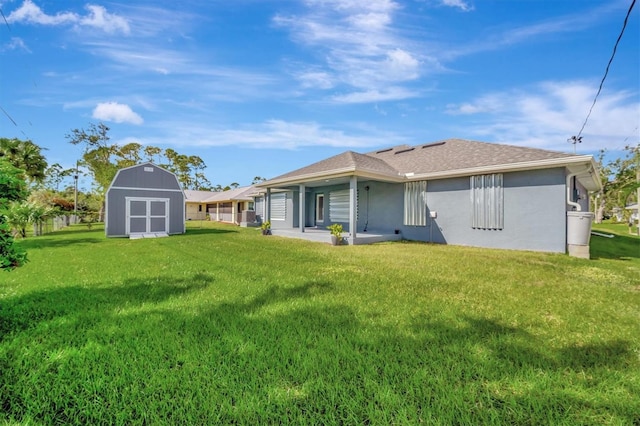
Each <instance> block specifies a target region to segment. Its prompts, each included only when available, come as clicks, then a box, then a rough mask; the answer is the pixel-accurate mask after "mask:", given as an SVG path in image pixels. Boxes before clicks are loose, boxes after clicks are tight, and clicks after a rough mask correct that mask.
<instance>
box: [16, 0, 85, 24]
mask: <svg viewBox="0 0 640 426" xmlns="http://www.w3.org/2000/svg"><path fill="white" fill-rule="evenodd" d="M78 19H79V17H78V15H76V14H75V13H72V12H62V13H57V14H55V15H47V14H45V13H44V12H43V11H42V10H41V9H40V8H39V7H38V6H36V5H35V4H34V3H33V2H32V1H31V0H24V3H22V6H20V7H19V8H18V9H16V10H14V11H13V12H11V13H10V14H9V16H8V17H7V21H8V22H26V23H31V24H40V25H62V24H67V23H75V22H77V21H78Z"/></svg>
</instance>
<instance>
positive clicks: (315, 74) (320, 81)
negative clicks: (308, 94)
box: [296, 71, 334, 89]
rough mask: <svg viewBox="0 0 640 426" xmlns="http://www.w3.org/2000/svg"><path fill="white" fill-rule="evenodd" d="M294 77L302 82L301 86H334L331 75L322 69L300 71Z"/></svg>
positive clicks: (320, 87) (325, 87) (323, 87)
mask: <svg viewBox="0 0 640 426" xmlns="http://www.w3.org/2000/svg"><path fill="white" fill-rule="evenodd" d="M296 78H297V79H298V80H299V81H300V83H301V84H302V87H303V88H305V89H307V88H317V89H331V88H332V87H333V86H334V83H333V77H332V76H331V75H330V74H329V73H327V72H324V71H308V72H303V73H300V74H298V75H297V76H296Z"/></svg>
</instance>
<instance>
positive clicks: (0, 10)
mask: <svg viewBox="0 0 640 426" xmlns="http://www.w3.org/2000/svg"><path fill="white" fill-rule="evenodd" d="M0 15H2V19H4V23H5V24H6V25H7V28H9V32H11V27H10V26H9V21H7V17H6V16H4V12H3V11H2V9H0Z"/></svg>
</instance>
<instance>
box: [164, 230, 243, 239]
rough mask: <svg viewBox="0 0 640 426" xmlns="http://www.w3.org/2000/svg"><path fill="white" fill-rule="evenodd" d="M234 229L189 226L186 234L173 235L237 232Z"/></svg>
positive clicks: (185, 235) (181, 236) (186, 235)
mask: <svg viewBox="0 0 640 426" xmlns="http://www.w3.org/2000/svg"><path fill="white" fill-rule="evenodd" d="M237 233H238V231H236V230H233V229H212V228H187V231H186V232H185V233H184V234H177V235H173V237H178V238H184V237H188V236H190V235H211V234H237Z"/></svg>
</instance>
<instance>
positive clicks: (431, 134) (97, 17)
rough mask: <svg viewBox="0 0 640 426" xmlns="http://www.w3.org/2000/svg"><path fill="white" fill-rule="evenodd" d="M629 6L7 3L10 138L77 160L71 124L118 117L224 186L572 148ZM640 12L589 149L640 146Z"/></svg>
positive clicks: (545, 2) (355, 1)
mask: <svg viewBox="0 0 640 426" xmlns="http://www.w3.org/2000/svg"><path fill="white" fill-rule="evenodd" d="M630 4H631V0H602V1H600V0H561V1H558V0H405V1H400V0H299V1H296V0H273V1H271V0H234V1H217V0H193V1H188V0H187V1H179V2H176V1H161V0H154V1H137V0H129V1H127V2H119V1H102V0H95V1H91V2H85V1H75V0H67V1H60V0H0V8H1V9H2V13H3V15H4V17H5V18H6V22H4V20H1V21H0V24H2V25H0V79H1V80H0V81H1V83H0V84H1V86H0V106H1V107H2V108H3V109H4V111H5V112H6V114H5V113H3V112H2V111H0V136H2V137H10V138H11V137H17V138H20V139H27V138H28V139H31V140H33V141H34V142H35V143H37V144H38V145H40V146H42V147H45V148H47V151H46V156H47V159H48V160H49V162H50V163H55V162H57V163H60V164H62V165H63V166H65V167H70V166H71V165H73V164H75V160H76V159H77V158H79V157H80V156H81V153H82V152H81V148H80V147H77V146H72V145H70V144H69V143H68V141H67V139H66V138H65V135H66V134H68V133H69V132H70V130H71V129H74V128H86V127H87V126H88V125H89V123H98V122H103V123H105V124H107V125H108V126H109V127H110V128H111V132H110V135H111V137H112V141H114V142H116V143H120V144H124V143H127V142H132V141H135V142H139V143H142V144H149V145H155V146H159V147H161V148H173V149H175V150H176V151H178V152H180V153H182V154H187V155H198V156H200V157H201V158H202V159H203V160H204V161H205V163H206V164H207V171H206V174H207V176H208V178H209V180H210V181H211V182H212V183H213V184H214V185H215V184H222V185H223V186H224V185H227V184H229V183H231V182H237V183H239V184H241V185H247V184H249V183H250V182H251V180H252V178H253V177H254V176H263V177H266V178H271V177H275V176H277V175H279V174H282V173H285V172H288V171H290V170H293V169H296V168H298V167H302V166H305V165H307V164H310V163H312V162H315V161H319V160H321V159H324V158H326V157H329V156H331V155H335V154H338V153H340V152H343V151H345V150H354V151H358V152H368V151H371V150H374V149H378V148H381V147H387V146H393V145H397V144H403V143H407V144H419V143H425V142H432V141H436V140H440V139H446V138H452V137H457V138H465V139H473V140H481V141H486V142H497V143H509V144H514V145H521V146H528V147H537V148H544V149H552V150H559V151H566V152H572V151H573V149H574V147H573V146H572V145H571V144H569V143H568V142H567V139H568V138H569V137H571V136H573V135H577V134H578V132H579V130H580V128H581V127H582V124H583V122H584V120H585V118H586V116H587V113H588V112H589V108H590V107H591V104H592V102H593V98H594V96H595V94H596V91H597V89H598V85H599V84H600V80H601V79H602V77H603V75H604V71H605V67H606V65H607V62H608V60H609V58H610V56H611V53H612V50H613V46H614V43H615V41H616V38H617V37H618V35H619V33H620V30H621V28H622V23H623V20H624V17H625V15H626V13H627V10H628V9H629V6H630ZM639 18H640V7H639V6H637V5H636V7H635V8H634V10H633V12H632V15H631V17H630V18H629V22H628V25H627V28H626V30H625V34H624V36H623V38H622V40H621V42H620V44H619V46H618V50H617V53H616V57H615V59H614V61H613V64H612V66H611V69H610V71H609V75H608V77H607V80H606V82H605V84H604V87H603V90H602V92H601V94H600V96H599V98H598V101H597V103H596V105H595V107H594V109H593V112H592V114H591V116H590V118H589V121H588V123H587V126H586V127H585V129H584V131H583V133H582V136H583V142H582V143H581V144H579V145H578V146H577V147H576V149H577V152H578V153H585V154H596V153H597V152H598V151H599V150H600V149H602V148H607V149H609V150H610V151H613V152H615V151H616V150H620V149H622V148H623V147H624V146H625V145H627V144H634V145H635V144H637V143H638V142H639V140H640V136H639V134H640V133H639V129H638V126H639V124H640V53H639V46H640V19H639ZM14 122H15V124H14ZM81 183H82V182H81ZM84 185H85V186H87V187H88V186H89V184H87V183H86V182H84Z"/></svg>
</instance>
